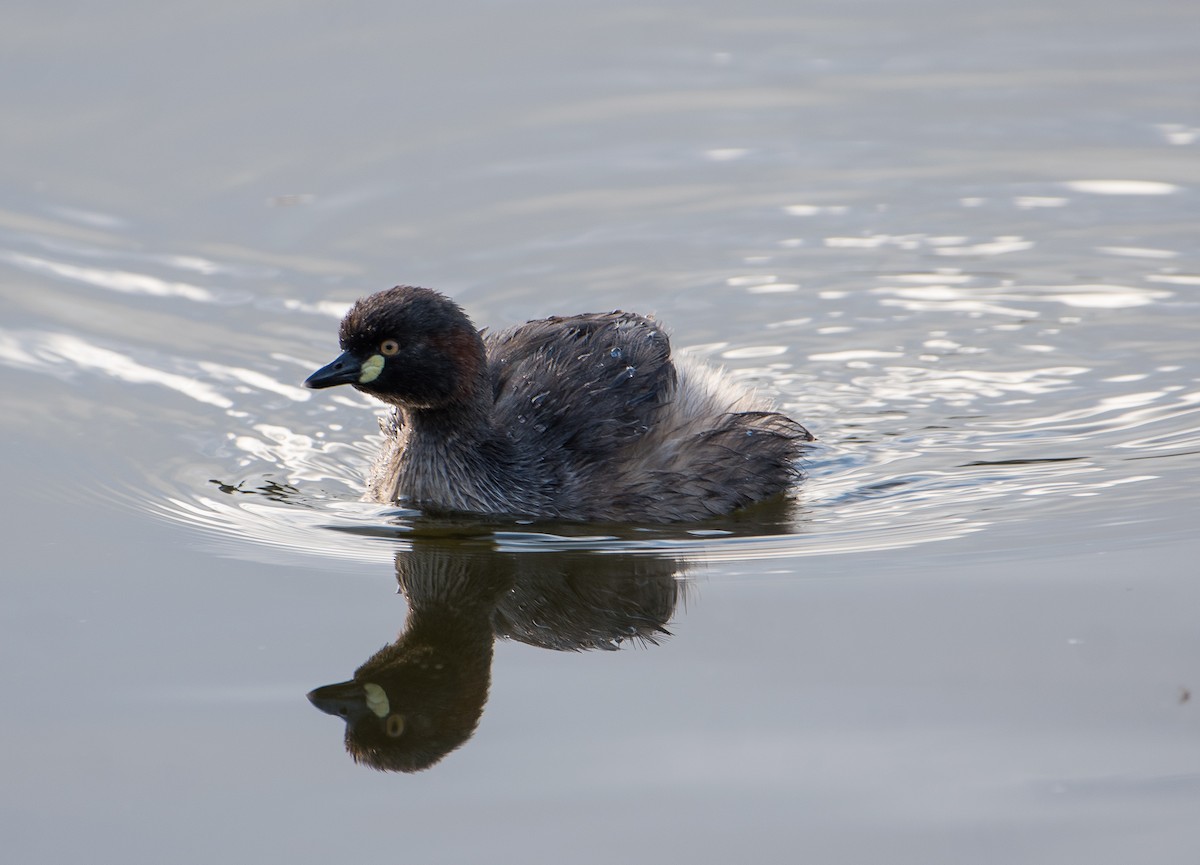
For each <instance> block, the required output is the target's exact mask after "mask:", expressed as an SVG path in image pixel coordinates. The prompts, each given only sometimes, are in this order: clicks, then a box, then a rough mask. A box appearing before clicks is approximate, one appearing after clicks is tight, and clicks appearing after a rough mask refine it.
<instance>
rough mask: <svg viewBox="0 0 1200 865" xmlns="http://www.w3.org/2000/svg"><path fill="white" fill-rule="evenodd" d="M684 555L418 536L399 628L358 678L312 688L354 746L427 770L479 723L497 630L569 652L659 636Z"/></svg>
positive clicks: (402, 767)
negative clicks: (521, 547) (511, 547)
mask: <svg viewBox="0 0 1200 865" xmlns="http://www.w3.org/2000/svg"><path fill="white" fill-rule="evenodd" d="M682 569H683V568H682V564H681V563H680V562H679V561H677V560H675V559H673V558H662V557H655V556H648V555H621V554H612V555H597V554H596V553H595V552H591V551H579V552H562V551H558V552H554V553H548V552H529V553H509V552H498V551H496V550H495V549H493V548H492V547H491V544H490V542H489V543H487V544H485V543H483V542H480V541H473V542H472V541H466V542H464V541H435V540H427V539H426V540H417V541H414V544H413V549H412V550H411V551H405V552H402V553H399V554H398V555H397V556H396V579H397V581H398V582H399V584H400V591H401V593H402V594H403V595H404V596H405V597H406V599H407V601H408V616H407V618H406V620H405V622H404V627H403V629H402V630H401V632H400V635H399V637H398V638H397V639H396V641H395V642H394V643H391V644H389V645H387V646H384V647H383V648H382V649H380V650H379V651H378V652H376V653H375V654H374V655H372V656H371V657H370V658H368V659H367V661H366V662H365V663H363V665H362V666H360V667H359V668H358V669H357V670H356V671H355V672H354V678H353V679H351V680H350V681H348V682H341V683H339V684H336V685H326V686H325V687H322V688H317V689H316V690H314V691H313V692H312V693H310V694H309V695H308V698H309V700H311V701H312V703H313V705H315V706H316V707H317V708H318V709H320V710H321V711H323V712H327V713H329V714H331V715H338V716H340V717H342V718H344V719H345V721H346V750H347V751H349V752H350V755H351V756H352V757H353V758H354V760H355V762H358V763H363V764H366V765H368V766H371V767H373V768H376V769H382V770H386V771H398V772H415V771H418V770H420V769H426V768H428V767H430V766H432V765H433V764H434V763H436V762H437V761H438V760H440V759H441V758H442V757H444V756H445V755H446V754H448V753H450V752H451V751H453V750H454V749H455V748H457V747H459V746H460V745H462V744H463V743H464V742H466V741H467V739H469V738H470V737H471V734H472V733H473V732H474V731H475V727H476V725H477V724H478V723H479V718H480V716H481V715H482V713H483V705H484V703H485V701H486V700H487V694H488V685H489V683H490V681H491V664H492V644H493V642H494V640H495V638H496V637H505V638H508V639H513V640H519V641H520V642H523V643H528V644H530V645H533V646H540V647H542V648H546V649H556V650H559V651H582V650H587V649H616V648H618V647H619V646H621V645H622V644H623V643H625V642H627V641H635V642H641V643H651V644H652V643H655V642H656V641H657V640H659V639H660V638H662V637H665V636H669V633H668V631H667V629H666V625H667V622H669V621H670V619H671V616H672V615H673V613H674V611H675V605H676V602H677V601H678V599H679V597H680V594H681V592H682V584H681V583H680V582H679V581H678V580H677V579H676V577H677V576H679V575H680V574H681V572H682Z"/></svg>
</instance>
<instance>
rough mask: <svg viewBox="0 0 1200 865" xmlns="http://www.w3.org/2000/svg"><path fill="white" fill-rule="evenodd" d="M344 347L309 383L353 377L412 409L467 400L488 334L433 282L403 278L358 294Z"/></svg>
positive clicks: (366, 389) (361, 386) (365, 388)
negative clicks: (404, 280) (405, 281)
mask: <svg viewBox="0 0 1200 865" xmlns="http://www.w3.org/2000/svg"><path fill="white" fill-rule="evenodd" d="M338 339H339V342H340V343H341V346H342V355H341V356H340V357H339V358H337V360H335V361H334V362H333V363H331V364H329V365H328V366H324V367H322V368H321V369H319V370H317V371H316V372H314V373H313V374H312V375H311V376H309V377H308V379H307V380H306V381H305V382H304V384H305V385H306V386H307V387H311V388H324V387H332V386H333V385H337V384H349V385H353V386H354V387H355V388H357V389H358V390H361V391H362V392H363V393H368V394H370V395H371V396H374V397H377V398H378V399H381V400H384V401H385V402H390V403H392V404H394V405H398V406H402V407H405V408H413V409H430V408H444V407H446V406H449V405H452V404H454V403H456V402H469V401H470V400H471V399H472V398H473V397H474V395H475V394H476V392H477V391H478V389H479V384H480V379H481V376H482V375H483V373H484V370H485V361H484V349H483V342H482V340H481V339H480V338H479V333H478V331H476V330H475V326H474V325H472V324H471V320H470V319H469V318H467V315H466V313H464V312H463V311H462V309H461V308H460V307H459V306H458V304H456V303H454V301H452V300H450V299H449V298H448V297H446V296H445V295H442V294H438V293H437V292H436V291H432V290H430V289H428V288H417V287H415V286H411V285H398V286H396V287H395V288H389V289H387V290H386V291H381V292H379V293H378V294H373V295H371V296H370V297H365V298H363V299H361V300H359V301H358V302H357V303H355V304H354V306H353V307H351V309H350V311H349V312H348V313H346V317H345V318H343V319H342V325H341V329H340V331H339V334H338Z"/></svg>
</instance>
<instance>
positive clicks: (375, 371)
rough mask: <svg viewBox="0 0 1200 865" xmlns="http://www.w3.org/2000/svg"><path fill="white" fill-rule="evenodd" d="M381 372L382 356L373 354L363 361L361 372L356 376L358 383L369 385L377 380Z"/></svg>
mask: <svg viewBox="0 0 1200 865" xmlns="http://www.w3.org/2000/svg"><path fill="white" fill-rule="evenodd" d="M381 372H383V355H381V354H373V355H371V356H370V357H369V358H367V359H366V360H365V361H363V365H362V372H360V373H359V374H358V383H359V384H370V383H371V382H373V381H375V379H377V378H379V374H380V373H381Z"/></svg>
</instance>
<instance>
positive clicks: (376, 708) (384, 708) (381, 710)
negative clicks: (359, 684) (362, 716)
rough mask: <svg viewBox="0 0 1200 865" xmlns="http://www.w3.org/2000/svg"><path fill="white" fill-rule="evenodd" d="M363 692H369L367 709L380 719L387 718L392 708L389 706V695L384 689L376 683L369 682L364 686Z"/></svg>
mask: <svg viewBox="0 0 1200 865" xmlns="http://www.w3.org/2000/svg"><path fill="white" fill-rule="evenodd" d="M363 690H364V691H366V692H367V708H368V709H370V710H371V711H372V712H373V713H374V714H375V715H377V716H378V717H380V718H384V717H387V713H388V712H389V711H391V706H389V705H388V698H387V694H386V693H384V690H383V688H381V687H379V686H378V685H376V684H375V683H374V682H367V683H366V684H365V685H363Z"/></svg>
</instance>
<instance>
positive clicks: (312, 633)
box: [0, 0, 1200, 865]
mask: <svg viewBox="0 0 1200 865" xmlns="http://www.w3.org/2000/svg"><path fill="white" fill-rule="evenodd" d="M1197 34H1200V7H1197V6H1195V5H1194V4H1186V3H1180V2H1167V0H1151V2H1141V3H1136V4H1135V3H1132V2H1117V3H1111V4H1107V5H1102V6H1096V5H1094V4H1085V3H1082V2H1071V0H1064V2H1057V3H1054V4H1050V5H1047V4H1044V3H1034V2H1026V0H1019V2H1015V3H1008V4H1004V5H1002V6H986V7H985V6H981V5H978V4H960V3H947V2H939V0H918V2H917V3H915V4H913V3H908V4H904V5H903V6H900V5H897V4H889V3H882V2H840V3H828V2H826V3H822V2H802V3H794V2H793V3H773V2H767V0H753V2H749V3H742V4H738V5H737V8H736V9H734V8H733V7H732V6H730V5H729V4H714V3H703V2H701V3H694V2H693V3H687V4H683V3H670V4H664V5H658V6H652V7H647V6H639V5H636V4H625V3H621V2H617V3H608V4H603V5H578V4H570V5H563V4H556V3H545V2H536V0H534V2H478V3H465V2H456V3H449V4H439V5H438V6H436V7H432V6H429V5H422V4H370V5H358V6H346V7H334V6H332V5H327V4H319V3H301V4H275V3H265V2H258V3H255V2H251V3H240V4H219V3H218V4H216V5H214V4H207V5H205V6H203V7H201V6H197V7H194V8H182V7H170V6H158V5H153V4H140V3H132V2H122V3H117V4H108V5H107V6H105V7H104V8H103V9H101V8H99V7H97V8H96V9H94V10H93V9H88V8H84V7H79V8H75V9H70V10H64V9H55V8H52V7H50V6H44V5H43V6H33V5H26V6H23V7H22V6H16V7H9V8H6V9H5V10H4V11H3V12H0V47H2V54H0V56H3V58H4V61H5V62H4V65H5V73H4V74H3V75H0V105H2V107H3V116H4V118H5V122H4V123H3V124H0V153H3V156H4V158H3V159H2V160H0V196H2V198H0V298H2V303H3V307H2V308H3V314H2V318H0V393H2V394H3V405H4V410H3V412H2V413H0V426H2V428H3V430H4V437H5V439H4V440H5V442H6V445H7V446H6V448H5V449H4V450H5V456H4V462H3V470H4V477H5V480H6V483H5V485H4V490H5V492H4V498H5V506H4V514H5V517H4V548H5V552H6V554H5V557H4V568H3V570H4V577H3V581H2V583H0V585H2V587H3V590H2V595H0V597H2V604H0V617H2V620H3V628H2V631H0V633H2V634H3V636H2V637H0V643H2V644H3V654H2V655H0V657H3V659H4V660H3V661H0V665H2V666H0V669H2V671H3V678H2V679H0V682H2V687H3V690H4V692H5V694H6V695H7V696H6V698H5V699H4V701H3V706H4V711H3V712H0V740H2V741H3V742H4V743H5V745H4V746H3V747H0V777H2V778H3V779H4V780H3V782H0V836H2V837H3V839H4V840H3V841H2V842H0V844H3V849H4V850H5V851H6V853H7V854H8V855H7V856H6V859H11V860H12V861H21V862H35V861H36V862H62V861H70V860H74V859H80V860H83V859H86V860H88V861H113V862H118V861H119V862H164V861H169V862H198V863H199V862H213V861H228V862H242V861H254V862H276V861H280V862H282V861H288V862H318V861H321V862H325V861H329V860H331V859H334V858H337V859H344V858H346V857H347V856H351V857H357V858H361V859H365V860H370V861H375V860H383V859H384V858H385V857H386V858H389V859H395V860H400V859H404V860H405V861H411V862H421V863H433V862H447V863H450V862H453V863H462V862H481V861H500V862H510V861H511V862H516V861H522V862H571V863H576V862H578V863H592V862H596V863H599V862H612V861H615V860H621V861H633V862H642V861H666V862H676V861H678V862H684V861H686V862H714V863H718V862H720V863H724V862H731V861H748V862H757V861H782V862H798V861H813V862H846V863H859V862H897V863H910V862H911V863H921V865H931V863H963V862H997V863H999V862H1005V863H1009V862H1030V863H1062V862H1097V863H1109V862H1111V863H1124V862H1129V861H1134V860H1137V861H1141V860H1143V859H1146V858H1147V857H1149V858H1150V859H1153V861H1156V862H1192V861H1194V860H1195V856H1196V852H1197V850H1200V828H1198V824H1197V821H1196V819H1195V815H1196V813H1197V809H1198V807H1200V717H1198V716H1197V712H1198V711H1200V708H1198V706H1197V700H1196V698H1194V697H1193V694H1196V695H1200V625H1198V622H1200V618H1198V611H1200V584H1198V581H1197V579H1196V577H1197V574H1198V567H1197V561H1198V560H1200V536H1198V535H1197V532H1196V528H1195V526H1196V519H1197V512H1196V506H1195V502H1196V495H1195V490H1196V486H1197V481H1198V479H1200V472H1198V469H1200V363H1198V362H1197V345H1200V242H1198V241H1197V238H1198V237H1200V200H1198V197H1197V195H1198V190H1200V151H1198V148H1200V112H1198V111H1197V107H1198V103H1197V101H1196V95H1197V92H1198V90H1197V87H1198V84H1200V36H1198V35H1197ZM400 282H403V283H411V284H419V285H427V286H431V287H434V288H438V289H440V290H442V291H444V292H446V293H448V294H450V295H452V296H453V297H455V298H456V299H457V300H458V301H459V302H461V303H462V304H463V305H464V307H465V308H466V310H467V311H468V313H469V314H470V315H471V316H472V317H473V319H474V320H475V322H476V323H477V324H479V325H480V326H484V325H487V326H491V327H503V326H508V325H511V324H514V323H518V322H521V321H525V320H527V319H530V318H535V317H542V316H545V315H550V314H555V313H572V312H580V311H585V310H607V309H614V308H626V309H635V310H638V311H642V312H653V313H655V314H656V315H657V316H658V317H659V318H660V319H661V320H662V321H663V322H664V323H665V325H666V326H667V328H668V329H669V331H670V332H671V334H672V339H673V342H674V345H675V346H676V349H677V350H678V351H687V352H689V353H691V354H693V355H696V356H699V357H701V358H704V359H706V360H708V361H710V362H712V363H713V364H716V365H721V366H724V367H725V368H726V370H727V371H728V372H729V373H730V374H731V375H732V376H733V377H735V378H736V379H738V380H740V381H742V382H744V383H745V384H746V385H748V386H750V387H753V388H755V389H757V390H759V391H760V392H762V393H764V394H766V395H767V396H769V397H771V398H772V399H774V400H775V401H776V403H777V404H778V405H779V406H780V407H781V408H782V409H783V410H785V411H787V412H788V413H789V414H792V415H793V416H795V417H797V418H798V419H800V420H802V421H803V422H804V423H805V425H807V426H808V427H809V428H810V429H812V430H813V431H814V432H815V433H816V435H817V436H818V439H819V443H818V444H817V446H816V447H815V448H814V449H813V451H812V452H811V453H810V454H809V456H808V459H807V462H806V470H807V474H808V479H807V480H806V481H805V482H804V484H803V485H802V486H801V487H800V488H799V489H798V490H797V491H796V494H795V496H793V497H792V499H791V500H790V502H789V503H788V504H787V505H786V507H784V508H776V509H768V510H765V511H759V512H755V513H751V514H746V515H741V516H739V517H738V518H735V519H729V520H723V521H718V522H716V523H712V524H705V525H703V526H667V527H663V526H657V527H650V526H610V525H605V526H586V525H584V526H579V525H576V526H572V525H537V524H529V523H526V522H516V521H513V522H501V523H484V522H475V521H471V520H459V521H444V520H443V521H438V520H433V519H430V518H429V517H426V516H424V515H422V514H420V513H418V512H416V511H409V510H404V509H398V508H382V507H378V506H375V505H370V504H367V503H364V502H362V501H360V496H361V494H362V490H363V477H364V473H365V471H366V470H367V468H368V467H369V465H370V461H371V458H372V456H373V455H374V453H375V451H376V449H377V447H378V441H379V439H378V435H377V434H376V433H375V429H376V424H375V415H377V414H378V413H379V412H380V407H379V405H378V404H376V403H372V402H371V401H370V400H368V399H366V398H365V397H362V396H361V395H359V394H357V393H354V392H350V391H346V392H329V391H324V392H311V391H306V390H304V389H303V388H302V387H301V382H302V381H303V379H304V377H305V376H306V375H307V374H308V373H309V372H311V371H312V370H313V369H315V368H316V367H317V366H319V365H321V364H323V363H324V362H326V361H327V360H329V359H330V358H331V357H332V356H333V354H334V353H335V351H336V328H337V321H338V318H339V317H340V315H341V313H342V312H343V311H344V310H345V308H346V306H347V305H348V304H349V303H350V302H352V301H353V300H354V299H355V298H356V297H359V296H361V295H363V294H366V293H369V292H372V291H374V290H377V289H379V288H383V287H386V286H389V285H392V284H395V283H400ZM406 568H407V569H409V570H408V571H406V570H405V569H406ZM438 569H443V570H438ZM464 569H465V570H467V571H470V572H471V573H479V574H480V575H482V576H481V579H484V580H485V581H486V580H489V579H492V578H496V579H499V577H496V575H500V574H503V575H506V576H505V579H508V580H511V583H505V584H504V585H505V586H506V587H507V588H506V591H507V592H508V594H505V595H504V596H503V597H504V598H507V599H509V600H507V601H505V602H502V604H501V606H500V607H498V608H497V609H498V610H500V612H498V613H497V614H496V615H497V617H498V618H497V619H496V621H497V622H499V623H500V624H499V625H497V630H498V632H499V633H500V636H501V637H502V639H500V640H499V641H497V642H496V645H495V650H494V652H495V654H494V658H493V659H492V664H491V685H490V696H489V697H488V700H487V704H486V707H485V708H484V710H483V715H482V719H481V720H480V722H479V726H478V729H477V731H476V732H475V734H474V736H473V737H472V738H471V739H470V740H469V741H468V742H466V743H465V744H464V745H462V746H461V747H459V748H458V749H457V750H454V751H452V752H451V753H449V754H448V755H447V756H445V758H444V759H443V760H441V761H440V762H438V763H437V764H436V765H435V766H434V767H432V768H431V769H429V770H428V771H425V772H421V773H419V774H413V775H405V774H383V773H377V772H374V771H372V770H370V769H368V768H365V767H362V766H358V765H355V764H354V763H353V762H352V761H351V759H350V758H349V757H348V756H347V754H346V753H345V752H344V750H343V748H342V742H341V739H342V729H341V728H342V725H341V723H340V722H339V721H338V720H336V719H334V718H330V717H328V716H325V715H322V714H320V713H319V712H317V711H315V710H314V709H313V708H312V707H311V706H310V705H309V704H308V703H307V701H306V700H305V697H304V695H305V693H306V692H307V691H309V690H310V689H311V688H313V687H315V686H317V685H322V684H325V683H330V682H337V681H340V680H343V679H346V678H348V677H349V676H350V674H351V673H352V672H353V670H354V669H355V667H356V666H357V665H358V664H359V663H361V662H362V661H363V660H364V659H365V658H367V657H368V656H369V655H370V654H371V653H373V652H374V651H375V650H376V649H378V648H379V647H380V646H382V645H384V644H385V643H388V642H389V641H391V640H394V639H396V637H397V633H398V632H399V631H400V629H401V627H402V625H403V623H404V620H405V614H406V611H407V608H408V606H409V602H410V601H412V602H414V603H416V602H417V601H419V600H420V595H419V594H418V595H417V596H415V598H414V596H413V592H412V590H411V586H410V587H409V598H408V599H406V598H405V597H404V596H397V594H396V587H397V582H396V580H397V572H398V570H399V572H400V574H401V577H402V578H404V575H405V574H406V573H409V572H411V573H415V574H417V575H418V576H420V575H424V576H425V577H427V578H428V579H427V580H426V583H427V585H426V591H434V590H435V589H436V588H437V586H439V585H443V584H444V581H441V582H439V580H438V579H433V578H432V577H430V575H431V574H432V575H436V574H439V573H443V572H445V573H461V572H463V571H464ZM572 581H574V582H572ZM635 583H636V585H637V586H638V587H639V588H636V589H630V588H629V586H630V585H633V584H635ZM563 592H567V595H566V596H564V595H563V594H562V593H563ZM606 593H607V594H606ZM564 597H566V598H568V599H569V603H567V601H564V600H563V599H564ZM579 598H583V599H585V600H584V601H580V600H579ZM610 599H611V600H610ZM503 603H508V604H509V606H507V607H505V606H503ZM564 603H567V606H571V605H572V604H573V605H574V606H575V614H573V616H566V617H563V618H561V619H560V618H555V617H556V616H559V614H560V613H561V612H562V610H563V604H564ZM580 611H582V612H580ZM622 628H624V630H623V631H622V630H621V629H622ZM597 634H600V635H601V636H600V637H597V636H596V635H597ZM614 635H615V636H614ZM622 635H623V636H622ZM589 641H590V642H589ZM601 644H603V645H601ZM547 645H549V646H550V648H547V647H546V646H547ZM612 646H617V647H618V650H617V651H605V650H604V648H605V647H608V648H611V647H612ZM555 649H558V651H556V650H555ZM564 649H565V650H566V651H562V650H564Z"/></svg>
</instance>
